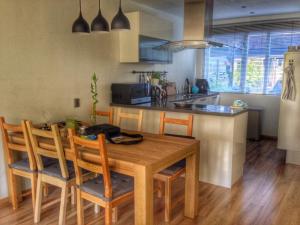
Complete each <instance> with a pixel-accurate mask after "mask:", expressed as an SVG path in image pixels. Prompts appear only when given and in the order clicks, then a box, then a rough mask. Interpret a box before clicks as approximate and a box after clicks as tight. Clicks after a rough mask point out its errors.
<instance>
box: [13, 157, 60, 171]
mask: <svg viewBox="0 0 300 225" xmlns="http://www.w3.org/2000/svg"><path fill="white" fill-rule="evenodd" d="M42 159H43V163H44V166H50V165H52V164H54V163H55V162H56V161H55V159H51V158H48V157H43V158H42ZM9 167H10V168H14V169H17V170H22V171H25V172H28V173H33V172H37V171H36V170H31V169H30V164H29V159H28V158H25V159H22V160H19V161H17V162H14V163H12V164H10V165H9Z"/></svg>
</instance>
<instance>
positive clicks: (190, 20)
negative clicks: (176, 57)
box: [159, 0, 224, 52]
mask: <svg viewBox="0 0 300 225" xmlns="http://www.w3.org/2000/svg"><path fill="white" fill-rule="evenodd" d="M213 7H214V1H213V0H184V29H183V30H184V33H183V40H181V41H173V42H169V43H167V44H164V45H162V46H160V47H159V48H160V49H166V50H170V51H175V52H177V51H181V50H184V49H203V48H208V47H223V46H224V45H223V44H221V43H218V42H214V41H210V40H209V39H210V36H211V33H212V22H213Z"/></svg>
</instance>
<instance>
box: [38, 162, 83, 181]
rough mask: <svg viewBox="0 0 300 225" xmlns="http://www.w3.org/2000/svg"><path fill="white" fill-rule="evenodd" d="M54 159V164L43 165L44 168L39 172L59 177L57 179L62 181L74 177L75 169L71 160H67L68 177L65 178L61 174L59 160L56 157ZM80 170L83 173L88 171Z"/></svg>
mask: <svg viewBox="0 0 300 225" xmlns="http://www.w3.org/2000/svg"><path fill="white" fill-rule="evenodd" d="M55 161H56V162H55V163H54V164H53V163H52V164H50V165H49V166H46V165H44V169H43V170H42V171H40V172H41V173H43V174H46V175H48V176H52V177H56V178H59V179H61V180H64V181H68V180H71V179H74V178H75V169H74V165H73V162H72V161H67V169H68V172H69V178H68V179H65V178H64V177H63V176H62V173H61V169H60V165H59V161H58V160H57V159H55ZM82 172H83V174H86V173H88V171H85V170H82Z"/></svg>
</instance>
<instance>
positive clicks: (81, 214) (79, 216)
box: [76, 188, 84, 225]
mask: <svg viewBox="0 0 300 225" xmlns="http://www.w3.org/2000/svg"><path fill="white" fill-rule="evenodd" d="M76 193H77V196H76V198H77V224H78V225H84V211H83V200H82V198H81V194H80V190H79V189H78V188H77V189H76Z"/></svg>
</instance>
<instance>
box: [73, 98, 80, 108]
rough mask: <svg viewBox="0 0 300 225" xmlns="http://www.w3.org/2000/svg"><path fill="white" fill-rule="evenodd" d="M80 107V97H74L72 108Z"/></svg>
mask: <svg viewBox="0 0 300 225" xmlns="http://www.w3.org/2000/svg"><path fill="white" fill-rule="evenodd" d="M79 107H80V98H74V108H79Z"/></svg>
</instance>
